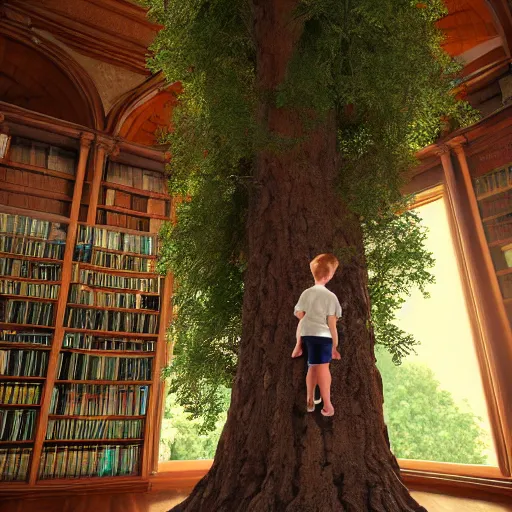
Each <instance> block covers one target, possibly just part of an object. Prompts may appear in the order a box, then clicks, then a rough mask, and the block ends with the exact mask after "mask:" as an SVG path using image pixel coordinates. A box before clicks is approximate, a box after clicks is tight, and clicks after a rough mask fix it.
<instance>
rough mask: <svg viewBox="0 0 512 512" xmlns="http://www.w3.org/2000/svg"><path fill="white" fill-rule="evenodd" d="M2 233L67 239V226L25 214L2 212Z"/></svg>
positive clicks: (0, 228) (43, 238) (0, 216)
mask: <svg viewBox="0 0 512 512" xmlns="http://www.w3.org/2000/svg"><path fill="white" fill-rule="evenodd" d="M0 233H3V234H12V235H23V236H30V237H34V238H41V239H42V240H49V239H58V240H65V239H66V226H65V225H64V224H60V223H58V222H53V223H52V222H50V221H47V220H40V219H34V218H33V217H26V216H25V215H11V214H9V213H0Z"/></svg>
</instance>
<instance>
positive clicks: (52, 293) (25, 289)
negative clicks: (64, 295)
mask: <svg viewBox="0 0 512 512" xmlns="http://www.w3.org/2000/svg"><path fill="white" fill-rule="evenodd" d="M59 289H60V286H59V285H58V284H39V283H27V282H26V281H7V280H4V279H0V294H6V295H25V296H27V297H40V298H42V299H56V298H57V297H58V296H59Z"/></svg>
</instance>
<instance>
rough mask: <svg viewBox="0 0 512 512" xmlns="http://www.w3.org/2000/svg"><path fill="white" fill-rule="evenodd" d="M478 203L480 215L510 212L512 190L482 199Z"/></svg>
mask: <svg viewBox="0 0 512 512" xmlns="http://www.w3.org/2000/svg"><path fill="white" fill-rule="evenodd" d="M479 204H480V213H481V215H482V217H490V216H494V215H507V214H509V213H512V212H511V210H512V190H509V191H507V192H505V193H503V194H500V195H499V196H492V197H490V198H488V199H484V200H482V201H481V202H480V203H479Z"/></svg>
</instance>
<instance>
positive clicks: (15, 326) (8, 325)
mask: <svg viewBox="0 0 512 512" xmlns="http://www.w3.org/2000/svg"><path fill="white" fill-rule="evenodd" d="M0 329H3V330H5V331H8V330H12V329H45V330H50V331H53V330H55V327H54V326H51V325H37V324H13V323H10V322H0Z"/></svg>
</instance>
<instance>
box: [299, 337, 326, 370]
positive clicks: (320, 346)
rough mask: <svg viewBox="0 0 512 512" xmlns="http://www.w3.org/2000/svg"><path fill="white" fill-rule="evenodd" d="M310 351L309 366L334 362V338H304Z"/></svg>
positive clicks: (303, 341)
mask: <svg viewBox="0 0 512 512" xmlns="http://www.w3.org/2000/svg"><path fill="white" fill-rule="evenodd" d="M302 343H303V344H304V345H305V346H306V348H307V351H308V364H325V363H330V362H331V360H332V338H324V337H323V336H302Z"/></svg>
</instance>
